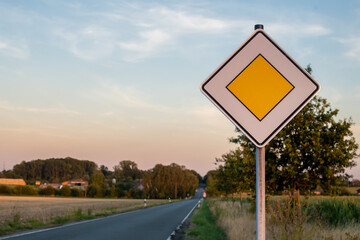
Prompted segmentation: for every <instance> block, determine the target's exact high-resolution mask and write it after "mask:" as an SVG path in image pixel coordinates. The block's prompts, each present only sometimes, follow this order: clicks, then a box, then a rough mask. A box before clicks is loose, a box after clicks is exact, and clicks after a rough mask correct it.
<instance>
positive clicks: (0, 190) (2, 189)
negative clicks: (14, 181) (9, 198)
mask: <svg viewBox="0 0 360 240" xmlns="http://www.w3.org/2000/svg"><path fill="white" fill-rule="evenodd" d="M12 193H13V191H12V189H11V188H10V187H9V186H6V185H0V194H3V195H11V194H12Z"/></svg>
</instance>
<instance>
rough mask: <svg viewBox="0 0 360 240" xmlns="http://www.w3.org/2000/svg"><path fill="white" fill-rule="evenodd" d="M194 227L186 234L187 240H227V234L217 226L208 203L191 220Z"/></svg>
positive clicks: (204, 203) (203, 204)
mask: <svg viewBox="0 0 360 240" xmlns="http://www.w3.org/2000/svg"><path fill="white" fill-rule="evenodd" d="M191 224H192V225H193V226H192V227H191V228H190V230H189V231H188V232H187V233H186V237H185V239H187V240H192V239H197V240H223V239H226V234H225V232H224V231H223V230H222V229H221V228H219V227H218V226H217V225H216V222H215V219H214V217H213V215H212V214H211V212H210V209H209V207H208V205H207V204H206V201H203V202H202V204H201V208H200V210H199V211H198V212H196V213H195V215H194V216H193V217H192V219H191Z"/></svg>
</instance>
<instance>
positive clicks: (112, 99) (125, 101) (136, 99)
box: [87, 83, 172, 115]
mask: <svg viewBox="0 0 360 240" xmlns="http://www.w3.org/2000/svg"><path fill="white" fill-rule="evenodd" d="M87 95H89V94H87ZM90 96H92V97H95V98H96V99H97V101H98V100H99V99H103V100H104V101H106V102H107V103H109V104H113V105H118V106H123V107H126V108H130V109H149V110H154V111H159V112H171V111H172V110H171V108H169V107H167V106H164V105H159V104H155V103H152V102H151V100H150V99H148V97H146V93H144V92H142V91H140V90H139V89H136V88H134V87H132V86H121V85H119V84H111V83H101V84H100V85H99V86H97V87H96V88H95V89H93V90H90ZM111 114H113V112H111ZM111 114H110V115H111Z"/></svg>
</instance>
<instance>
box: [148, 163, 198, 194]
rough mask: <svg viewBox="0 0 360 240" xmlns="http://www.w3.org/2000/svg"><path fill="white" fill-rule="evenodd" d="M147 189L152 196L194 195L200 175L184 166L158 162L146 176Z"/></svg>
mask: <svg viewBox="0 0 360 240" xmlns="http://www.w3.org/2000/svg"><path fill="white" fill-rule="evenodd" d="M144 183H145V191H146V193H147V195H148V196H149V197H151V198H169V197H170V198H178V197H182V198H185V197H186V196H187V195H188V194H189V195H193V194H194V193H195V190H196V188H197V186H198V185H199V179H198V177H197V176H196V175H195V174H194V173H193V172H192V171H190V170H188V169H186V168H185V167H184V166H179V165H177V164H175V163H172V164H170V165H169V166H164V165H162V164H156V165H155V167H154V168H153V169H151V170H150V171H148V172H147V173H146V175H145V177H144Z"/></svg>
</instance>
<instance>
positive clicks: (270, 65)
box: [226, 53, 295, 122]
mask: <svg viewBox="0 0 360 240" xmlns="http://www.w3.org/2000/svg"><path fill="white" fill-rule="evenodd" d="M259 56H261V57H262V58H264V59H265V61H266V62H267V63H268V64H270V66H272V67H273V68H274V69H275V70H276V71H277V72H278V73H279V74H280V75H281V76H282V77H283V78H284V79H285V80H286V81H287V82H288V83H290V85H291V86H292V88H291V90H290V91H289V92H288V93H287V94H285V96H284V97H283V98H281V99H280V101H278V103H276V104H275V105H274V107H272V108H271V109H270V110H269V111H268V112H267V113H266V114H265V116H263V117H262V118H261V119H259V118H258V117H257V116H256V115H255V114H254V113H253V112H252V111H251V110H250V109H249V108H248V107H247V106H246V105H245V103H243V102H242V101H241V100H240V99H239V98H238V97H237V96H236V95H235V94H234V93H233V92H232V91H230V89H229V88H228V87H229V85H230V84H231V83H232V82H233V81H235V79H236V78H237V77H238V76H239V75H240V74H241V73H243V72H244V71H245V69H247V68H248V67H249V66H250V65H251V64H252V63H253V62H254V61H255V60H256V59H257V58H258V57H259ZM294 88H295V86H294V85H292V83H291V82H289V80H287V79H286V77H284V75H282V74H281V73H280V72H279V70H277V69H276V67H274V66H273V65H272V64H271V63H270V62H269V61H268V60H267V59H266V58H265V57H264V56H263V55H262V54H261V53H260V54H259V55H257V56H256V57H255V58H254V60H252V61H251V63H249V64H248V65H247V66H246V67H245V68H244V69H243V70H242V71H241V72H240V73H239V74H238V75H237V76H236V77H235V78H234V79H233V80H232V81H231V82H230V83H229V84H228V85H227V86H226V89H227V90H229V92H230V93H231V94H232V95H233V96H234V97H235V98H236V99H237V100H239V102H241V104H242V105H244V107H246V109H247V110H249V111H250V112H251V114H252V115H254V117H256V118H257V120H259V121H260V122H261V121H262V120H263V119H264V118H265V117H266V116H267V115H268V114H269V113H270V112H271V111H272V110H273V109H274V108H275V107H276V106H277V105H279V103H280V102H281V101H282V100H283V99H284V98H285V97H286V96H287V95H289V93H290V92H291V91H292V90H294Z"/></svg>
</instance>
